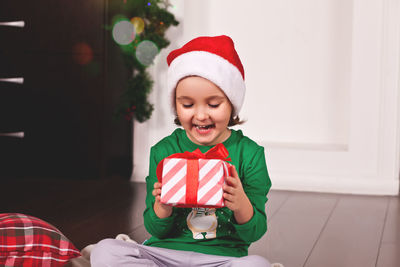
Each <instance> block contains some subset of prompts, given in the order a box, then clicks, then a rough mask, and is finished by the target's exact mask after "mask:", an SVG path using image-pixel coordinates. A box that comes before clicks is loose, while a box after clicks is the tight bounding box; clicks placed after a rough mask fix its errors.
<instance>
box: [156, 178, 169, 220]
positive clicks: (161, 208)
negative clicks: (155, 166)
mask: <svg viewBox="0 0 400 267" xmlns="http://www.w3.org/2000/svg"><path fill="white" fill-rule="evenodd" d="M161 186H162V184H161V183H159V182H156V183H154V189H153V192H152V194H153V196H154V197H155V198H156V202H155V203H154V207H153V209H154V212H155V213H156V215H157V216H158V217H159V218H167V217H169V216H171V214H172V207H171V206H168V205H165V204H163V203H161V202H160V201H161Z"/></svg>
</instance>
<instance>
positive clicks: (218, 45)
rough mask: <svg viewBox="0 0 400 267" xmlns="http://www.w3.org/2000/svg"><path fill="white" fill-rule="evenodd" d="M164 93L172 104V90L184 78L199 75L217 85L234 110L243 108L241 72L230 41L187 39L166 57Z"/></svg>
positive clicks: (240, 66)
mask: <svg viewBox="0 0 400 267" xmlns="http://www.w3.org/2000/svg"><path fill="white" fill-rule="evenodd" d="M167 63H168V66H169V67H168V83H167V86H168V91H169V94H170V96H171V98H172V99H173V101H175V99H174V97H175V88H176V86H177V84H178V82H179V81H180V80H181V79H183V78H185V77H187V76H200V77H203V78H205V79H207V80H209V81H211V82H213V83H214V84H215V85H217V86H218V87H219V88H220V89H221V90H222V91H223V92H224V93H225V95H226V96H227V97H228V99H229V100H230V101H231V103H232V105H233V107H234V111H235V113H234V116H236V115H237V114H239V111H240V109H241V107H242V105H243V100H244V94H245V91H246V86H245V82H244V69H243V65H242V63H241V61H240V58H239V55H238V54H237V52H236V50H235V46H234V43H233V41H232V39H231V38H230V37H228V36H226V35H221V36H215V37H209V36H202V37H198V38H195V39H193V40H191V41H190V42H188V43H186V44H185V45H184V46H182V47H181V48H179V49H176V50H173V51H172V52H171V53H170V54H169V55H168V57H167Z"/></svg>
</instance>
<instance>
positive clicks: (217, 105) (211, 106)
mask: <svg viewBox="0 0 400 267" xmlns="http://www.w3.org/2000/svg"><path fill="white" fill-rule="evenodd" d="M208 106H210V108H217V107H219V104H215V105H212V104H208Z"/></svg>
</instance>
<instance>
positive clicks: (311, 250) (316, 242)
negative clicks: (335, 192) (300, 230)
mask: <svg viewBox="0 0 400 267" xmlns="http://www.w3.org/2000/svg"><path fill="white" fill-rule="evenodd" d="M340 198H341V197H339V196H337V199H336V201H335V205H334V206H333V207H332V210H331V212H330V213H329V215H328V217H327V218H326V221H325V223H324V225H323V226H322V228H321V231H320V232H319V234H318V237H317V238H316V240H315V242H314V244H313V246H312V248H311V249H310V252H309V253H308V255H307V257H306V259H305V261H304V264H303V267H305V266H306V264H307V262H308V260H309V258H310V256H311V254H312V253H313V251H314V249H315V247H316V246H317V244H318V241H319V239H320V238H321V235H322V233H323V232H324V231H325V228H326V226H327V225H328V222H329V220H330V219H331V217H332V214H333V212H334V211H335V209H336V207H337V205H338V204H339V201H340Z"/></svg>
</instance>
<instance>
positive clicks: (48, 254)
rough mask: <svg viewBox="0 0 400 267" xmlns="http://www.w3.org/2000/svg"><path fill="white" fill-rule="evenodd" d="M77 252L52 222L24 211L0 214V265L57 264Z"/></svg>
mask: <svg viewBox="0 0 400 267" xmlns="http://www.w3.org/2000/svg"><path fill="white" fill-rule="evenodd" d="M80 255H81V254H80V252H79V250H78V249H76V248H75V246H74V245H73V244H72V243H71V242H70V241H69V240H68V239H67V238H66V237H65V236H64V235H63V234H62V233H61V232H60V231H59V230H58V229H57V228H55V227H54V226H52V225H51V224H49V223H47V222H45V221H43V220H41V219H38V218H35V217H32V216H28V215H24V214H19V213H0V266H24V267H25V266H27V267H28V266H29V267H36V266H37V267H39V266H40V267H47V266H49V267H53V266H55V267H57V266H63V265H65V264H66V263H67V262H68V260H70V259H72V258H75V257H79V256H80Z"/></svg>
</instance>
